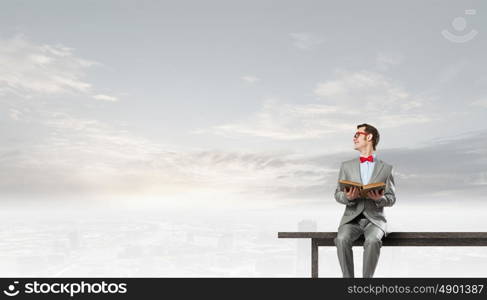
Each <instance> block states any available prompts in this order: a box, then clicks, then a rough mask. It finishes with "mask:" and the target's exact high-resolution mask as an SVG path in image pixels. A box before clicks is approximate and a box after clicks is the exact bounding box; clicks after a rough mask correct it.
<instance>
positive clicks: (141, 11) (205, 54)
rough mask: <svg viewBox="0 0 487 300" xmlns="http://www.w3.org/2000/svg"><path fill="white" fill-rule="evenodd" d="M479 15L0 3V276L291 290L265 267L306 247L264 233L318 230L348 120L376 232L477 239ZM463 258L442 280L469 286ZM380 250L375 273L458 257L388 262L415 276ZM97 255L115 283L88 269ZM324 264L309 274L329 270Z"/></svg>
mask: <svg viewBox="0 0 487 300" xmlns="http://www.w3.org/2000/svg"><path fill="white" fill-rule="evenodd" d="M486 8H487V6H486V4H485V2H483V1H461V2H460V1H458V2H448V3H447V2H445V1H434V0H430V1H416V0H414V1H407V2H406V1H404V2H402V3H398V2H394V3H391V2H390V1H367V2H364V1H339V2H338V1H334V2H332V1H270V0H259V1H204V2H203V1H69V2H66V1H50V0H48V1H42V2H40V1H36V2H34V1H9V2H6V3H3V4H2V8H1V9H0V70H1V71H0V136H1V137H2V142H1V143H0V199H1V200H0V206H1V207H2V212H1V213H2V214H4V216H3V217H2V222H3V225H2V226H1V227H2V228H3V229H2V230H0V236H1V237H2V239H1V240H2V241H3V242H2V243H0V251H2V253H3V254H4V256H3V258H2V259H3V260H4V261H3V263H4V264H6V267H5V268H3V269H2V270H3V273H2V274H3V276H19V275H21V276H32V275H42V276H54V275H55V276H61V275H66V276H69V275H70V276H80V275H83V274H85V275H94V276H103V275H111V276H117V275H120V274H123V275H126V276H129V275H142V276H149V275H154V274H155V275H157V276H161V275H164V276H171V275H176V276H177V275H179V276H191V275H193V276H208V275H218V276H221V275H223V276H238V275H241V276H266V275H274V276H294V275H296V274H298V275H300V276H301V275H303V274H305V275H304V276H307V273H306V272H307V271H305V272H304V273H302V272H301V271H299V272H298V271H296V270H294V269H293V268H294V267H293V266H294V263H293V264H292V265H291V268H290V269H289V268H287V267H284V266H287V265H286V263H287V262H288V261H289V259H296V261H297V262H296V268H298V269H300V268H301V267H298V265H299V264H300V261H302V260H303V255H302V253H301V252H300V251H301V250H299V249H304V250H303V251H304V252H303V253H308V254H309V251H308V250H309V249H307V248H306V247H309V245H308V244H306V245H307V246H306V245H305V246H302V245H301V244H300V245H301V246H298V248H299V249H298V251H297V252H298V253H297V254H296V245H297V244H296V243H297V242H296V243H295V242H294V241H290V242H289V243H287V244H285V242H284V241H278V240H276V238H275V237H276V231H292V230H296V229H299V228H300V227H299V224H302V222H304V223H306V222H308V221H309V222H308V223H309V224H312V226H311V227H312V229H313V228H314V229H315V230H327V231H332V230H335V227H336V226H338V223H339V218H340V217H341V214H342V212H343V207H342V206H341V205H340V204H338V203H336V201H335V200H334V198H333V193H334V190H335V187H336V183H337V178H338V168H339V166H340V163H341V162H342V161H345V160H349V159H352V158H354V157H358V155H359V153H358V152H356V151H355V150H353V143H352V136H353V134H354V133H355V131H356V126H357V125H358V124H362V123H369V124H372V125H374V126H375V127H377V128H378V129H379V132H380V136H381V138H380V142H379V145H378V147H377V157H378V158H380V159H382V160H384V161H385V162H387V163H388V164H391V165H392V166H393V175H394V178H395V183H396V197H397V202H396V204H395V206H394V207H389V208H386V211H387V212H386V214H387V215H388V216H390V217H388V218H389V219H390V221H391V222H390V223H391V228H393V230H399V231H413V230H419V231H421V230H435V231H441V230H455V229H457V230H465V231H482V230H485V228H487V223H486V222H485V216H483V215H482V213H481V212H482V211H485V209H484V208H487V206H485V204H484V203H485V200H487V197H486V194H487V193H486V192H487V150H486V149H487V125H486V124H487V123H486V122H485V119H486V117H487V73H486V72H485V70H486V69H487V59H486V56H485V49H486V48H487V47H486V46H487V41H486V38H485V36H486V34H487V18H485V17H484V14H486V13H487V10H486ZM80 207H85V208H86V207H88V208H89V209H86V210H79V208H80ZM40 208H42V210H40ZM61 208H63V209H67V210H70V209H71V212H70V213H66V212H65V211H61V210H60V209H61ZM139 210H140V211H141V212H140V214H139ZM173 210H174V211H177V212H178V213H174V214H172V213H171V211H173ZM144 211H145V212H144ZM136 212H137V213H136ZM78 213H79V214H80V215H79V216H77V215H76V214H78ZM389 213H390V214H389ZM70 214H75V215H76V216H75V217H70V216H71V215H70ZM112 214H113V215H114V216H112ZM93 215H96V216H98V217H94V216H93ZM411 215H415V216H416V217H415V223H414V224H411V223H410V218H411ZM62 216H64V217H62ZM58 217H59V218H61V219H60V220H58V221H55V220H57V219H56V218H58ZM36 218H38V219H36ZM93 218H94V219H93ZM97 218H98V219H97ZM149 220H150V221H149ZM445 220H447V221H445ZM66 224H67V225H66ZM120 224H124V225H120ZM148 224H149V225H148ZM266 224H267V225H266ZM269 224H271V225H269ZM313 224H314V225H313ZM146 226H148V227H146ZM313 226H314V227H313ZM112 228H121V229H120V231H116V230H115V231H112ZM131 228H132V229H133V230H132V229H131ZM151 228H152V229H151ZM154 228H155V229H154ZM168 228H169V229H168ZM197 228H202V229H201V230H202V231H201V232H200V233H201V234H200V235H198V234H196V233H195V232H198V230H197ZM203 228H205V229H203ZM301 229H302V228H301ZM307 230H309V228H308V229H307ZM135 232H139V233H140V234H139V233H137V234H136V233H135ZM169 232H172V233H171V234H170V236H169V235H168V234H169ZM46 234H48V235H49V237H47V236H45V235H46ZM146 234H147V236H146ZM180 234H181V235H180ZM229 235H230V237H228V236H229ZM195 236H196V237H195ZM111 237H113V238H114V241H113V243H112V244H108V243H107V242H106V241H108V240H110V238H111ZM135 237H136V238H135ZM68 241H69V242H68ZM78 242H79V243H81V246H79V245H78ZM66 243H67V244H66ZM83 243H84V245H85V246H86V247H87V248H83ZM65 244H66V245H65ZM188 245H189V246H188ZM190 246H191V247H197V248H195V249H199V250H197V251H201V252H191V251H193V250H191V249H193V248H191V247H190ZM151 247H152V248H151ZM198 247H201V248H198ZM241 247H243V248H241ZM280 247H283V248H280ZM303 247H304V248H303ZM38 249H43V254H38V252H37V250H38ZM66 249H68V250H66ZM134 249H135V250H134ZM137 249H138V250H137ZM141 249H145V250H141ZM147 249H154V251H162V252H161V253H165V256H164V257H165V258H164V259H165V260H162V261H158V260H157V259H156V258H155V256H150V255H149V254H147V253H145V252H144V251H152V250H147ZM478 250H479V249H473V250H470V251H467V252H462V253H464V254H465V253H466V255H469V258H468V260H467V258H465V260H463V262H469V263H470V264H471V266H470V267H471V268H470V269H469V270H472V272H473V273H468V271H467V270H466V269H463V267H462V266H463V265H462V266H460V265H458V266H456V267H455V266H453V267H452V269H451V272H466V273H456V274H460V275H462V274H465V276H469V275H471V274H480V275H482V276H485V271H484V270H485V268H484V267H483V266H482V264H479V263H477V260H478V257H479V255H481V254H480V253H481V252H480V251H478ZM63 251H64V252H63ZM186 251H189V252H188V253H187V252H186ZM195 251H196V250H195ZM246 251H247V252H246ZM276 251H277V252H276ZM279 251H283V252H279ZM323 251H324V250H323ZM326 251H328V252H326V253H327V254H325V255H328V256H335V253H334V252H333V249H330V250H326ZM387 251H392V252H389V254H387V253H388V252H386V258H385V259H386V261H388V263H387V267H386V268H385V269H384V268H382V269H379V271H378V272H379V273H378V274H380V275H383V276H394V275H396V276H397V275H398V273H397V272H400V275H402V276H410V275H415V274H416V275H418V276H421V275H425V274H427V275H428V274H431V275H432V276H436V275H438V274H442V272H443V271H444V270H443V269H442V268H441V266H442V263H441V262H440V261H435V262H434V263H433V265H431V264H423V263H421V260H423V262H424V260H428V261H430V258H431V257H430V255H436V254H438V253H440V254H441V255H440V257H443V258H445V259H448V257H457V256H455V255H460V253H456V254H455V253H452V252H448V251H446V250H445V249H443V250H441V251H440V250H438V251H440V252H431V253H430V252H423V251H422V250H419V249H417V250H414V251H416V252H414V251H413V252H407V253H409V254H411V253H415V254H414V257H419V261H418V264H419V265H421V266H422V267H418V268H419V269H414V267H412V266H413V265H414V264H411V265H405V264H401V266H400V267H399V268H395V267H394V266H393V262H394V261H398V260H400V258H404V257H407V255H408V254H407V253H406V252H402V250H401V249H394V250H387ZM408 251H409V250H408ZM411 251H412V250H411ZM114 253H115V254H114ZM117 253H118V254H117ZM127 253H128V254H127ZM131 253H132V254H131ZM154 253H156V252H154ZM276 253H281V254H279V255H281V256H276ZM300 253H301V254H300ZM435 253H436V254H435ZM113 255H115V256H113ZM151 255H152V254H151ZM154 255H155V254H154ZM222 255H223V256H222ZM227 255H228V257H227ZM442 255H443V256H442ZM53 257H54V258H53ZM106 257H110V259H112V260H113V261H112V262H113V264H116V265H117V267H116V268H115V267H114V265H111V264H109V263H107V264H106V268H105V269H102V268H101V267H100V269H90V268H91V267H90V266H93V264H94V263H95V262H96V261H99V260H100V259H102V260H103V259H105V258H106ZM127 257H132V258H133V259H134V260H133V261H132V263H133V265H127V263H128V262H127V260H126V259H127ZM202 257H203V258H204V259H203V260H201V259H202ZM387 257H388V258H387ZM132 258H131V259H132ZM358 258H360V257H358ZM51 259H52V261H51ZM153 259H155V260H157V262H158V263H160V264H159V265H157V268H156V267H155V261H153ZM247 259H248V260H247ZM307 259H308V258H307V257H305V258H304V260H303V261H307ZM330 259H331V258H330ZM32 261H35V262H36V264H34V265H32V264H31V263H30V262H32ZM194 261H202V264H203V265H194ZM214 261H216V262H218V263H217V267H215V264H214ZM484 262H485V260H484ZM336 263H337V262H336V261H335V265H333V266H334V267H333V268H331V269H326V270H324V271H322V272H324V273H322V274H326V275H327V276H336V275H337V274H339V270H338V269H337V268H338V265H337V264H336ZM450 263H451V262H450ZM134 266H140V268H139V267H137V268H136V267H134ZM48 267H49V268H48ZM51 267H52V268H51ZM409 268H411V269H409ZM421 268H423V269H421ZM42 270H44V271H42ZM43 272H44V273H43ZM300 272H301V273H300ZM425 272H426V273H425ZM428 272H429V273H428ZM482 272H483V273H482ZM450 274H454V273H450Z"/></svg>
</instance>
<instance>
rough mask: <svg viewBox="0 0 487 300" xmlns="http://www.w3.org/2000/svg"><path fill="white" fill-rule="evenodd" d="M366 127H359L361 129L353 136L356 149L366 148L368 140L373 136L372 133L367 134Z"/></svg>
mask: <svg viewBox="0 0 487 300" xmlns="http://www.w3.org/2000/svg"><path fill="white" fill-rule="evenodd" d="M364 129H365V127H359V129H357V133H355V135H354V137H353V145H354V149H355V150H360V149H363V148H365V147H366V146H367V143H368V141H367V140H368V139H371V138H372V135H370V134H368V135H366V134H367V133H366V132H365V130H364ZM360 133H362V134H360ZM364 133H365V134H364Z"/></svg>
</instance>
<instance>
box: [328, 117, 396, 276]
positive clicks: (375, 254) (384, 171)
mask: <svg viewBox="0 0 487 300" xmlns="http://www.w3.org/2000/svg"><path fill="white" fill-rule="evenodd" d="M379 138H380V135H379V131H378V130H377V129H376V128H375V127H373V126H371V125H369V124H360V125H358V126H357V132H356V133H355V135H354V136H353V142H354V145H355V146H354V149H355V150H357V151H359V152H360V157H358V158H354V159H351V160H347V161H344V162H342V165H341V167H340V174H339V176H338V180H350V181H355V182H361V183H362V184H369V183H374V182H385V183H386V188H385V190H383V191H382V192H380V193H379V192H376V191H371V192H369V193H368V197H365V198H362V197H360V194H359V191H358V189H357V188H352V189H349V190H348V191H341V190H340V187H339V185H337V188H336V190H335V200H336V201H338V202H339V203H342V204H344V205H345V213H344V214H343V217H342V219H341V221H340V226H339V227H338V234H337V237H336V238H335V245H336V246H337V252H338V260H339V262H340V267H341V269H342V273H343V277H354V271H353V251H352V244H353V242H354V241H355V240H356V239H358V238H359V237H360V236H361V235H362V234H363V235H364V236H365V242H364V257H363V277H364V278H365V277H373V275H374V271H375V268H376V266H377V262H378V260H379V255H380V248H381V246H382V237H383V236H387V234H388V232H387V220H386V218H385V216H384V207H385V206H392V205H394V203H395V202H396V196H395V187H394V179H393V177H392V166H391V165H389V164H387V163H385V162H384V161H382V160H380V159H378V158H377V155H376V154H375V153H374V151H375V149H376V146H377V144H378V143H379Z"/></svg>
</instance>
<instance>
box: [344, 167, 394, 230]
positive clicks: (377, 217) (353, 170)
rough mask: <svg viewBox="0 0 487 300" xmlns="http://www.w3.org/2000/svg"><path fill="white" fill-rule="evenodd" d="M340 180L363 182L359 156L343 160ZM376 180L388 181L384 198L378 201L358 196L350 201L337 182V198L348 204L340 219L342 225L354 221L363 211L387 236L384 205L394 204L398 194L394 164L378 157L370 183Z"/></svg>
mask: <svg viewBox="0 0 487 300" xmlns="http://www.w3.org/2000/svg"><path fill="white" fill-rule="evenodd" d="M338 180H351V181H355V182H362V177H361V176H360V160H359V159H358V158H354V159H351V160H347V161H344V162H342V165H341V167H340V174H339V176H338ZM374 182H385V183H386V188H385V191H384V196H382V199H380V200H379V201H377V202H376V201H374V200H372V199H370V198H357V199H355V200H352V201H350V200H348V199H347V196H346V194H345V192H343V191H340V186H339V184H338V183H337V188H336V190H335V200H336V201H338V202H339V203H342V204H345V205H346V207H345V213H344V214H343V217H342V219H341V221H340V226H342V225H343V224H346V223H348V222H350V221H352V220H353V219H354V218H355V217H356V216H358V215H359V214H360V213H361V212H362V211H363V213H364V215H365V216H366V217H367V219H369V220H370V221H371V222H372V223H374V224H375V225H377V226H379V228H381V229H382V231H384V235H385V236H387V234H388V233H389V232H388V230H387V220H386V217H385V215H384V207H385V206H392V205H394V203H395V202H396V195H395V186H394V178H393V177H392V166H391V165H389V164H387V163H385V162H384V161H382V160H380V159H379V158H377V159H376V162H375V165H374V170H373V171H372V176H371V178H370V181H369V183H374ZM340 226H339V228H340Z"/></svg>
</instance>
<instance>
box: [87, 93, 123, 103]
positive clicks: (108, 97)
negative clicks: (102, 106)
mask: <svg viewBox="0 0 487 300" xmlns="http://www.w3.org/2000/svg"><path fill="white" fill-rule="evenodd" d="M93 98H95V99H97V100H104V101H110V102H116V101H118V98H117V97H113V96H108V95H103V94H98V95H95V96H93Z"/></svg>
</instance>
